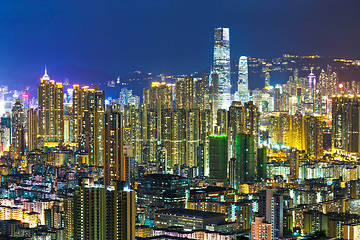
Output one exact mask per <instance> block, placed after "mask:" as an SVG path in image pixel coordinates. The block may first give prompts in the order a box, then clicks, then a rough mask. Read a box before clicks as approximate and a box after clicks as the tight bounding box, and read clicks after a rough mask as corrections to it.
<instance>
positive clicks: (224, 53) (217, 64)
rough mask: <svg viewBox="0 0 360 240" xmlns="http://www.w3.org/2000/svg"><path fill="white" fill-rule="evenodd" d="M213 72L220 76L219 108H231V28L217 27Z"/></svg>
mask: <svg viewBox="0 0 360 240" xmlns="http://www.w3.org/2000/svg"><path fill="white" fill-rule="evenodd" d="M213 73H216V74H217V75H218V78H219V97H220V101H219V108H220V109H226V110H229V108H230V105H231V95H230V37H229V28H215V43H214V68H213Z"/></svg>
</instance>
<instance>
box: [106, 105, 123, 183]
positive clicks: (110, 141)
mask: <svg viewBox="0 0 360 240" xmlns="http://www.w3.org/2000/svg"><path fill="white" fill-rule="evenodd" d="M118 107H119V106H117V105H115V104H112V105H110V106H109V108H108V109H107V110H106V114H105V163H104V170H105V172H104V183H105V185H106V186H109V185H110V181H114V180H121V181H129V178H128V177H127V173H128V172H129V170H128V169H129V164H126V163H125V158H124V154H123V128H122V115H121V113H120V110H119V109H118ZM126 168H127V169H126Z"/></svg>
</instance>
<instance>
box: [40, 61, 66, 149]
mask: <svg viewBox="0 0 360 240" xmlns="http://www.w3.org/2000/svg"><path fill="white" fill-rule="evenodd" d="M40 80H41V83H40V85H39V86H38V102H39V121H38V124H39V131H38V133H39V136H40V137H41V138H42V140H43V141H44V142H55V143H58V142H63V141H64V89H63V86H62V83H55V81H54V80H50V77H49V75H48V74H47V70H46V67H45V74H44V76H43V77H42V78H41V79H40Z"/></svg>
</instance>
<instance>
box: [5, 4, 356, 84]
mask: <svg viewBox="0 0 360 240" xmlns="http://www.w3.org/2000/svg"><path fill="white" fill-rule="evenodd" d="M359 12H360V1H358V0H353V1H347V0H342V1H339V0H291V1H289V0H273V1H271V0H234V1H226V0H218V1H211V0H192V1H190V0H189V1H188V0H182V1H180V0H179V1H173V0H152V1H149V0H142V1H138V0H127V1H123V0H114V1H112V0H86V1H85V0H72V1H69V0H57V1H56V0H42V1H40V0H16V1H15V0H4V1H0V83H1V84H8V82H10V81H11V82H15V83H17V82H19V81H37V80H38V78H39V77H40V76H41V75H42V71H43V66H44V65H48V69H49V74H50V75H51V74H52V75H55V76H56V75H57V73H56V72H54V71H53V72H52V71H51V70H52V68H53V69H59V66H62V65H64V66H67V65H75V66H81V67H86V68H89V69H95V70H98V71H100V72H104V73H106V74H109V75H112V76H117V75H121V76H126V75H127V74H129V73H130V72H132V71H134V70H143V71H147V72H155V73H161V72H163V73H190V72H193V71H201V70H204V69H207V68H208V67H209V66H210V64H211V61H212V54H213V52H212V46H213V31H214V28H215V27H218V26H224V27H230V37H231V55H232V57H236V58H237V57H238V56H240V55H241V54H247V55H251V56H258V57H260V56H264V57H277V56H280V55H281V54H283V53H296V54H301V55H306V54H313V53H316V54H320V55H331V56H339V57H349V58H358V57H359V55H360V54H359V52H360V44H359V43H360V18H359ZM62 69H66V68H62ZM64 71H66V70H64ZM65 74H68V75H69V77H71V75H72V73H71V71H70V70H69V72H67V73H65ZM60 80H62V79H60ZM36 84H37V82H36Z"/></svg>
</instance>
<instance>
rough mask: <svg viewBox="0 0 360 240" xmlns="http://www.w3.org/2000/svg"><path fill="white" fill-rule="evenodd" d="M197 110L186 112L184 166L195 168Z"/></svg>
mask: <svg viewBox="0 0 360 240" xmlns="http://www.w3.org/2000/svg"><path fill="white" fill-rule="evenodd" d="M199 118H200V116H199V110H198V109H194V110H189V111H187V112H186V162H185V163H186V164H187V165H188V166H189V167H194V166H197V147H198V146H199V142H200V139H199Z"/></svg>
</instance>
